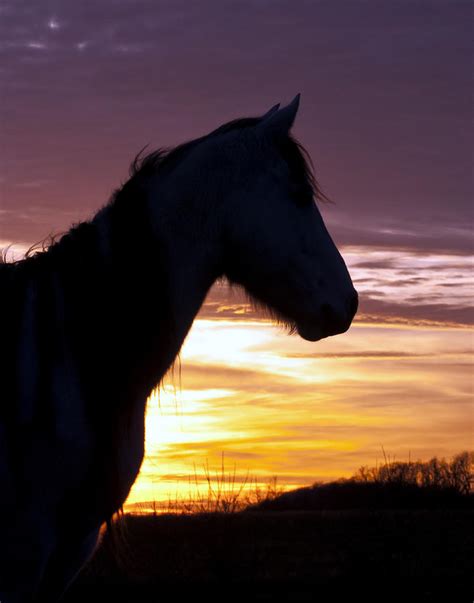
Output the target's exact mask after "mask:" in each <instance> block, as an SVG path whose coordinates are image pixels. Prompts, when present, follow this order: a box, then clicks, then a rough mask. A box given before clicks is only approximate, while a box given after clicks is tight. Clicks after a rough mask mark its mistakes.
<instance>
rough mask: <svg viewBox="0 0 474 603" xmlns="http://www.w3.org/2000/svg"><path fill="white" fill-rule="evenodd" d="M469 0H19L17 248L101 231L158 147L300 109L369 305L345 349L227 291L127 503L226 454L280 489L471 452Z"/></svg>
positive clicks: (10, 173) (7, 14)
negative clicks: (139, 166) (141, 158)
mask: <svg viewBox="0 0 474 603" xmlns="http://www.w3.org/2000/svg"><path fill="white" fill-rule="evenodd" d="M471 23H472V3H471V2H468V1H458V0H451V1H450V2H447V1H445V0H430V1H426V0H416V1H415V0H387V1H384V2H380V1H379V0H356V1H354V0H347V1H345V0H320V1H314V0H313V1H310V0H307V1H306V0H271V1H270V0H253V1H250V0H239V1H237V0H232V1H231V0H202V1H200V2H189V1H188V2H185V1H184V0H173V1H171V0H169V1H168V0H160V1H156V2H154V1H151V0H120V1H119V0H102V1H99V2H97V1H94V2H93V1H89V0H83V1H81V2H77V1H72V0H61V1H59V0H55V1H46V0H37V1H35V2H33V1H32V0H28V1H25V0H14V1H10V0H1V2H0V54H1V59H0V140H1V144H0V159H1V161H0V165H1V172H0V247H4V246H7V245H9V244H12V243H13V247H12V252H13V254H16V257H19V256H20V255H21V253H22V252H23V251H24V250H25V248H27V247H28V246H30V245H31V244H32V243H35V242H37V241H39V240H41V239H43V238H45V237H46V236H47V235H48V234H50V233H54V232H61V231H64V230H67V229H68V228H69V226H70V225H71V223H73V222H77V221H80V220H83V219H86V218H89V217H91V216H92V215H93V214H94V212H95V211H97V210H98V209H99V208H100V207H101V206H102V205H103V204H104V203H105V202H106V201H107V199H108V198H109V196H110V194H111V192H112V190H113V189H115V188H116V187H117V186H118V185H119V184H120V183H121V182H124V181H125V180H126V178H127V171H128V165H129V163H130V161H131V160H132V158H133V157H134V156H135V154H136V153H137V152H138V150H140V149H141V148H142V147H143V146H144V145H146V144H149V145H150V146H149V148H150V149H153V148H156V147H158V146H172V145H175V144H178V143H181V142H183V141H185V140H188V139H191V138H195V137H197V136H201V135H203V134H205V133H207V132H209V131H210V130H212V129H214V128H216V127H217V126H219V125H220V124H221V123H223V122H225V121H228V120H230V119H233V118H236V117H242V116H253V115H260V114H263V113H264V112H265V111H267V110H268V109H269V108H270V107H271V106H272V105H274V104H275V103H277V102H281V103H287V102H289V101H290V100H291V99H292V98H293V97H294V96H295V94H296V93H298V92H300V93H301V105H300V109H299V112H298V116H297V119H296V123H295V127H294V129H293V133H294V135H295V136H296V138H298V139H299V140H300V141H301V142H302V143H303V145H304V146H305V148H306V149H307V150H308V152H309V153H310V155H311V157H312V159H313V161H314V164H315V166H316V175H317V177H318V180H319V181H320V183H321V185H322V187H323V190H324V191H325V192H326V193H327V194H328V195H329V196H330V197H331V198H332V199H333V200H334V201H335V204H334V205H322V206H320V210H321V213H322V215H323V218H324V220H325V222H326V224H327V226H328V229H329V231H330V232H331V234H332V236H333V238H334V241H335V242H336V244H337V245H338V247H339V249H340V251H341V253H342V255H343V257H344V259H345V260H346V263H347V265H348V267H349V270H350V273H351V275H352V278H353V281H354V284H355V286H356V288H357V290H358V291H359V296H360V309H359V313H358V315H357V319H356V321H355V322H354V324H353V326H352V327H351V329H350V330H349V331H348V332H347V333H345V334H344V335H340V336H337V337H334V338H329V339H326V340H323V341H320V342H317V343H309V342H306V341H303V340H301V339H299V338H298V337H297V336H291V337H290V336H288V335H286V334H285V333H283V332H281V331H280V330H279V329H278V327H276V326H274V325H272V324H271V323H269V322H267V321H265V320H262V319H261V318H260V317H259V316H258V315H257V314H255V313H252V312H251V311H250V309H249V308H248V306H247V305H246V303H245V300H244V298H243V297H240V296H239V295H238V294H237V293H235V292H234V293H231V292H230V291H229V290H228V289H227V287H226V286H223V285H216V286H215V287H214V288H213V289H212V290H211V292H210V295H209V297H208V299H207V301H206V303H205V305H204V306H203V308H202V310H201V312H200V314H199V315H198V317H197V320H196V322H195V324H194V326H193V328H192V330H191V332H190V334H189V336H188V338H187V340H186V342H185V344H184V347H183V349H182V353H181V380H179V378H178V375H177V373H176V375H175V378H174V379H172V378H167V379H166V380H165V384H164V386H163V388H162V391H161V393H160V396H159V398H160V399H159V403H158V396H157V395H154V396H152V397H151V399H150V401H149V410H148V415H147V458H146V461H145V463H144V465H143V468H142V473H141V475H140V477H139V479H138V481H137V483H136V484H135V487H134V490H133V492H132V494H131V497H130V501H131V502H135V501H140V500H150V499H153V498H157V499H161V498H166V497H167V496H168V495H171V496H173V495H174V494H175V492H177V491H178V490H179V491H180V492H185V490H186V488H187V487H188V486H187V485H188V476H189V475H193V474H194V471H195V470H196V471H198V472H201V473H202V467H203V465H204V464H205V463H208V464H209V467H210V468H211V469H213V468H216V469H218V468H219V465H220V462H221V455H222V453H224V455H225V462H226V464H227V465H228V467H229V468H230V469H232V468H233V467H234V465H235V467H236V470H237V473H238V475H239V476H244V475H245V474H246V473H247V471H249V473H250V474H251V475H253V476H256V477H257V478H258V479H261V480H262V481H263V482H265V481H266V480H267V479H268V478H270V477H271V476H277V477H278V482H279V483H280V485H282V486H284V487H295V486H298V485H307V484H310V483H312V482H314V481H316V480H318V481H325V480H330V479H334V478H338V477H342V476H349V475H351V474H352V473H354V472H355V470H356V469H357V468H358V467H359V466H360V465H362V464H369V465H374V464H375V463H376V461H378V462H380V461H381V460H382V458H383V456H382V455H383V453H382V446H383V447H384V449H385V452H387V453H388V454H390V455H391V456H392V457H393V456H395V457H396V459H398V460H408V455H409V454H410V456H411V458H412V459H416V458H420V459H423V460H426V459H428V458H430V457H431V456H434V455H439V456H447V457H448V456H451V455H453V454H455V453H457V452H460V451H461V450H463V449H468V448H472V442H473V439H472V436H473V406H472V393H473V391H472V390H473V381H472V344H473V340H472V323H473V318H474V315H473V312H472V297H473V292H474V291H473V289H474V287H473V279H472V276H473V247H472V243H473V240H472V227H473V209H472V208H473V205H472V193H473V181H472V171H471V162H472V142H471V140H472V139H471V137H470V132H471V130H470V122H471V119H472V80H471V59H472V42H471V39H472V25H471Z"/></svg>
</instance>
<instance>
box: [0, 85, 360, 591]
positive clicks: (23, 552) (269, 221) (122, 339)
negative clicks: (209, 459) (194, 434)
mask: <svg viewBox="0 0 474 603" xmlns="http://www.w3.org/2000/svg"><path fill="white" fill-rule="evenodd" d="M299 101H300V95H297V96H296V97H295V98H294V99H293V101H292V102H291V103H289V104H288V105H287V106H285V107H282V108H280V105H279V104H278V105H275V106H273V107H272V108H271V109H270V110H269V111H267V112H266V113H265V114H264V115H262V116H260V117H245V118H238V119H235V120H233V121H230V122H228V123H225V124H223V125H221V126H220V127H218V128H217V129H215V130H213V131H211V132H210V133H209V134H206V135H204V136H202V137H200V138H196V139H193V140H190V141H188V142H185V143H183V144H181V145H179V146H177V147H174V148H169V149H166V148H159V149H157V150H155V151H152V152H150V153H148V154H144V152H143V150H142V151H141V152H140V153H139V154H138V155H137V156H136V157H135V159H134V161H133V162H132V165H131V168H130V177H129V179H128V180H127V181H126V182H125V184H123V186H121V187H120V188H118V189H117V190H116V191H115V192H114V193H113V195H112V197H111V198H110V200H109V201H108V202H107V203H106V204H105V205H104V206H103V207H102V208H100V209H99V210H98V211H97V213H96V214H95V215H94V216H93V217H92V218H91V219H90V220H87V221H84V222H81V223H79V224H76V225H74V226H72V227H71V229H70V230H69V231H68V232H67V233H66V234H64V235H63V236H62V237H61V238H59V239H57V240H54V241H53V242H52V243H51V244H50V245H48V246H47V247H46V248H44V249H42V250H40V251H36V252H31V253H29V254H27V255H26V257H25V258H23V259H21V260H17V261H14V262H7V263H5V262H4V263H2V264H0V307H1V309H2V319H1V320H2V328H1V343H2V345H1V346H0V383H1V387H2V395H1V403H0V487H1V500H0V518H1V519H0V534H1V547H0V601H1V602H2V603H27V602H30V601H48V603H52V602H54V601H57V600H59V599H60V598H61V596H62V594H63V593H64V592H65V590H67V588H68V586H69V585H70V584H71V583H72V582H73V580H74V579H75V577H76V575H77V574H78V572H79V571H80V569H81V568H82V567H83V565H84V564H85V563H86V561H87V560H88V559H89V557H90V556H91V555H92V553H93V551H94V548H95V547H96V543H97V541H98V536H99V530H100V528H101V526H103V525H104V523H106V522H108V521H109V520H110V518H111V517H112V516H113V515H114V513H116V511H117V510H118V509H120V508H121V507H122V505H123V503H124V501H125V499H126V498H127V495H128V493H129V491H130V488H131V486H132V484H133V482H134V480H135V479H136V477H137V474H138V472H139V469H140V466H141V463H142V460H143V455H144V417H145V411H146V400H147V397H148V396H149V394H150V392H151V391H152V390H153V389H154V388H155V387H156V385H157V384H159V383H160V381H161V380H162V378H163V377H164V375H165V374H166V373H167V371H168V370H169V369H170V367H172V366H173V364H174V362H175V360H176V358H177V357H178V355H179V350H180V348H181V346H182V344H183V342H184V340H185V337H186V335H187V333H188V331H189V329H190V328H191V325H192V323H193V320H194V318H195V317H196V315H197V313H198V311H199V309H200V307H201V305H202V304H203V302H204V300H205V298H206V295H207V293H208V291H209V290H210V288H211V286H212V285H213V283H215V282H216V281H217V280H218V279H227V281H228V282H229V283H230V284H231V285H237V286H239V287H241V288H243V289H244V290H245V292H246V293H247V295H248V296H249V298H250V299H251V300H253V301H254V302H255V304H257V305H258V306H259V307H260V308H263V309H266V310H267V311H268V313H269V315H270V316H271V317H272V318H273V319H274V320H275V321H277V322H278V323H279V324H283V325H284V326H285V327H286V328H287V329H288V332H289V333H295V334H296V333H298V334H299V336H301V337H302V338H303V339H305V340H308V341H312V342H316V341H318V340H320V339H322V338H324V337H328V336H332V335H337V334H339V333H343V332H345V331H347V329H348V328H349V326H350V324H351V322H352V319H353V318H354V315H355V313H356V311H357V303H358V300H357V292H356V291H355V289H354V287H353V284H352V281H351V278H350V275H349V272H348V270H347V267H346V265H345V263H344V260H343V258H342V257H341V254H340V253H339V251H338V249H337V247H336V246H335V244H334V242H333V241H332V239H331V236H330V234H329V233H328V231H327V229H326V227H325V224H324V222H323V219H322V217H321V214H320V212H319V208H318V202H321V201H324V200H325V199H327V197H326V196H325V194H324V193H323V192H322V190H321V187H320V186H319V184H318V182H317V180H316V178H315V175H314V170H313V169H312V168H310V163H311V160H310V157H309V155H308V153H307V152H306V151H305V149H304V147H303V146H302V145H301V144H300V143H299V142H298V141H297V140H296V139H295V138H294V137H293V135H292V134H291V132H290V130H291V128H292V125H293V123H294V120H295V117H296V114H297V110H298V106H299ZM311 165H312V164H311Z"/></svg>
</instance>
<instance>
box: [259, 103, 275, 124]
mask: <svg viewBox="0 0 474 603" xmlns="http://www.w3.org/2000/svg"><path fill="white" fill-rule="evenodd" d="M279 108H280V103H277V104H276V105H273V107H272V108H271V109H269V110H268V111H267V112H266V113H265V115H262V117H261V118H260V119H261V121H263V120H264V119H267V118H268V117H270V115H273V114H274V113H275V112H276V111H278V109H279Z"/></svg>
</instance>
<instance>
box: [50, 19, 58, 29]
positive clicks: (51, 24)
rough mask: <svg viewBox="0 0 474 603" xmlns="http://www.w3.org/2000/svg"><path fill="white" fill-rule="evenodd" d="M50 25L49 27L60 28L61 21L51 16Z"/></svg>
mask: <svg viewBox="0 0 474 603" xmlns="http://www.w3.org/2000/svg"><path fill="white" fill-rule="evenodd" d="M48 27H49V29H59V22H58V21H57V20H56V19H55V18H54V17H51V19H50V20H49V21H48Z"/></svg>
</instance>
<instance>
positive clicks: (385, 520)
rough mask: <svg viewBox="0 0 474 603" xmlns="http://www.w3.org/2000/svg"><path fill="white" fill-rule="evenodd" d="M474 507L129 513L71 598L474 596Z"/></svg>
mask: <svg viewBox="0 0 474 603" xmlns="http://www.w3.org/2000/svg"><path fill="white" fill-rule="evenodd" d="M472 518H473V513H472V511H471V510H468V509H454V510H433V509H432V510H354V511H349V510H345V511H301V512H295V511H273V512H269V511H250V512H249V511H247V512H241V513H228V514H226V513H209V514H195V515H161V516H160V515H158V516H131V515H126V516H125V517H123V518H122V520H121V524H120V531H121V538H120V545H119V546H116V547H111V545H110V542H111V540H110V538H108V537H107V536H106V537H105V538H104V539H103V542H102V544H101V546H100V547H99V548H98V550H97V552H96V554H95V556H94V558H93V559H92V561H91V562H90V563H89V565H88V566H87V567H86V568H85V569H84V570H83V572H82V574H81V576H80V577H79V579H78V580H77V582H76V584H75V585H74V586H73V587H72V589H71V590H70V592H69V594H68V596H67V597H66V598H65V603H78V602H79V601H81V603H83V602H84V601H87V599H88V598H89V599H91V598H92V597H94V598H95V600H104V601H106V600H107V601H114V602H116V603H125V602H127V603H128V602H133V603H150V602H152V601H153V602H159V601H170V600H173V601H174V600H181V599H184V598H185V597H186V598H189V597H190V598H191V599H192V600H197V599H198V598H201V597H203V598H204V599H205V600H206V601H211V600H212V601H214V600H216V601H217V600H220V601H229V600H232V601H234V600H235V601H237V600H239V601H289V602H291V601H335V600H346V601H353V600H354V598H355V597H362V600H365V601H366V600H377V601H381V602H382V601H438V600H444V601H447V602H453V603H457V602H458V601H460V602H461V601H469V602H470V601H472V600H473V594H474V590H473V586H472V576H473V575H474V572H473V569H474V568H473V559H474V555H473V553H474V530H473V529H472V528H473V525H472V523H473V522H472Z"/></svg>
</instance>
